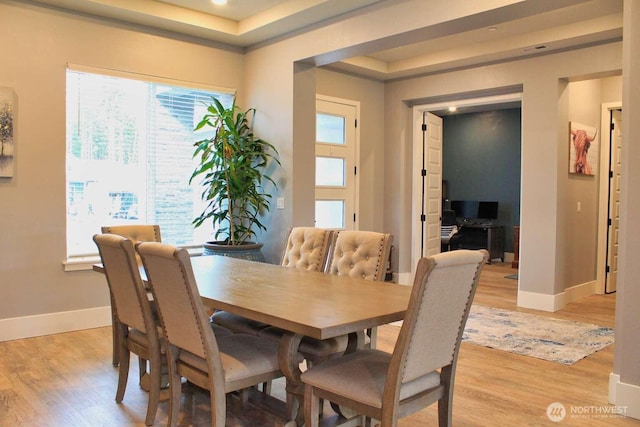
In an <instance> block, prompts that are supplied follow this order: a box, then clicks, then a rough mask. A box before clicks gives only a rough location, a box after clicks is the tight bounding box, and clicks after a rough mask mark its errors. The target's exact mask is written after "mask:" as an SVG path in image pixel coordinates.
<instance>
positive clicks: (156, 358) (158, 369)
mask: <svg viewBox="0 0 640 427" xmlns="http://www.w3.org/2000/svg"><path fill="white" fill-rule="evenodd" d="M145 366H146V364H145ZM149 379H150V381H149V403H148V405H147V417H146V418H145V424H146V425H148V426H150V425H153V423H154V422H155V420H156V413H157V412H158V404H159V402H160V389H161V388H162V361H161V358H160V355H158V354H155V355H151V360H149Z"/></svg>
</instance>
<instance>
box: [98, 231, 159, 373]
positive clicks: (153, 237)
mask: <svg viewBox="0 0 640 427" xmlns="http://www.w3.org/2000/svg"><path fill="white" fill-rule="evenodd" d="M101 231H102V233H103V234H117V235H119V236H122V237H126V238H128V239H130V240H131V241H132V242H133V243H134V244H135V243H136V242H140V241H143V242H161V241H162V238H161V236H160V226H159V225H155V224H126V225H105V226H103V227H102V230H101ZM136 260H137V261H138V264H141V261H140V258H139V256H138V254H137V253H136ZM115 310H116V306H115V304H114V303H113V296H112V297H111V327H112V329H111V330H112V333H111V334H112V338H113V366H118V364H119V363H120V359H119V353H118V351H117V344H116V342H117V341H118V340H119V337H118V328H117V327H116V317H117V313H116V311H115Z"/></svg>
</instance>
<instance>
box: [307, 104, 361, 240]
mask: <svg viewBox="0 0 640 427" xmlns="http://www.w3.org/2000/svg"><path fill="white" fill-rule="evenodd" d="M357 114H358V111H357V105H355V104H352V103H349V101H343V100H338V99H335V98H326V97H318V98H317V99H316V150H315V151H316V187H315V204H316V206H315V226H316V227H320V228H331V229H347V230H353V229H357V221H358V218H357V215H356V210H357V191H356V190H357V175H356V172H357V163H356V151H357V139H358V138H357V121H356V120H357Z"/></svg>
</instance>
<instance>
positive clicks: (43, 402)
mask: <svg viewBox="0 0 640 427" xmlns="http://www.w3.org/2000/svg"><path fill="white" fill-rule="evenodd" d="M515 272H516V270H513V269H511V268H510V265H509V264H506V263H505V264H500V263H494V264H492V265H490V266H487V267H486V268H485V270H484V272H483V274H482V279H481V283H480V287H479V289H478V293H477V295H476V299H475V303H478V304H483V305H489V306H493V307H499V308H504V309H509V310H518V311H527V312H534V311H532V310H524V309H519V308H517V307H516V302H515V301H516V291H517V281H516V280H512V279H507V278H505V277H504V276H506V275H509V274H513V273H515ZM614 304H615V294H614V295H607V296H591V297H588V298H585V299H583V300H581V301H579V302H576V303H572V304H570V305H569V306H567V307H566V308H565V309H563V310H562V311H559V312H557V313H553V314H551V313H541V312H535V313H537V314H543V315H545V316H550V317H557V318H563V319H571V320H576V321H583V322H590V323H597V324H600V325H604V326H614ZM397 330H398V328H397V327H394V326H385V327H382V328H380V329H379V348H382V349H385V350H391V348H392V346H393V343H394V342H395V337H396V334H397ZM613 350H614V348H613V345H611V346H609V347H607V348H606V349H604V350H601V351H599V352H596V353H595V354H593V355H591V356H589V357H587V358H585V359H583V360H581V361H579V362H577V363H576V364H574V365H572V366H564V365H561V364H558V363H553V362H546V361H542V360H538V359H534V358H530V357H526V356H518V355H514V354H510V353H506V352H502V351H499V350H493V349H489V348H485V347H480V346H475V345H472V344H466V343H463V344H462V349H461V352H460V358H459V364H458V370H457V376H456V386H455V397H454V406H453V408H454V409H453V413H454V416H453V421H454V425H455V426H457V427H466V426H468V427H476V426H544V425H549V426H551V425H559V426H640V421H637V420H633V419H624V418H612V417H605V416H602V415H600V416H587V417H585V418H578V417H576V416H571V415H569V416H568V417H567V418H565V419H564V420H563V421H562V422H560V423H553V422H551V421H550V420H549V419H548V418H547V417H546V408H547V406H548V405H549V404H550V403H553V402H559V403H562V404H563V405H565V407H566V408H567V410H570V409H571V407H575V408H581V410H582V411H584V410H591V409H589V407H594V408H601V407H603V406H605V405H608V403H607V393H608V379H609V373H610V372H611V369H612V361H613ZM131 365H132V371H131V374H130V377H129V387H128V389H127V393H126V394H125V399H124V402H123V403H122V404H116V403H115V401H114V396H115V389H116V383H117V369H116V368H114V367H113V366H112V365H111V330H110V328H99V329H91V330H85V331H80V332H72V333H66V334H58V335H52V336H47V337H39V338H31V339H25V340H16V341H10V342H4V343H0V427H5V426H7V427H16V426H34V427H35V426H37V427H44V426H51V427H73V426H109V427H111V426H144V414H145V411H146V404H147V395H146V393H145V392H143V391H141V390H140V389H139V388H138V386H137V363H132V364H131ZM274 393H275V394H276V395H277V396H282V394H283V391H282V381H280V380H279V381H278V382H276V383H275V384H274ZM228 400H229V402H228V405H227V406H228V409H227V418H228V419H227V425H228V426H238V427H240V426H243V427H244V426H247V427H249V426H251V427H254V426H282V425H283V420H282V419H280V418H279V417H278V416H277V415H274V414H273V413H272V412H270V411H265V410H262V409H259V408H257V407H255V406H253V405H251V406H250V407H249V408H247V410H245V411H242V410H241V408H240V406H239V403H238V401H237V400H236V399H235V398H233V397H231V398H230V399H228ZM584 408H586V409H584ZM166 411H167V405H166V403H161V405H160V409H159V411H158V417H157V420H156V425H165V423H166V419H167V414H166ZM182 412H183V415H182V417H181V425H185V426H186V425H193V426H205V425H208V424H209V420H210V418H209V412H208V398H207V396H206V395H205V394H204V393H202V392H200V391H199V390H196V389H194V388H189V387H187V390H186V393H185V395H184V398H183V402H182ZM325 414H326V417H325V423H324V424H325V425H333V424H334V423H335V419H336V417H335V415H332V412H331V410H330V409H328V408H326V409H325ZM436 425H437V418H436V406H435V405H433V406H431V407H429V408H427V409H425V410H423V411H421V412H419V413H417V414H414V415H412V416H410V417H407V418H405V419H402V420H401V421H400V423H399V426H401V427H410V426H411V427H413V426H421V427H422V426H436Z"/></svg>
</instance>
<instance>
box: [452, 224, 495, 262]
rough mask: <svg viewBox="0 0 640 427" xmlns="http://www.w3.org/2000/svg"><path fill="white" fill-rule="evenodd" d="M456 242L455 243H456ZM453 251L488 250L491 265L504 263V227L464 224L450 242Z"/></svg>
mask: <svg viewBox="0 0 640 427" xmlns="http://www.w3.org/2000/svg"><path fill="white" fill-rule="evenodd" d="M454 241H455V242H454ZM450 244H451V249H473V250H475V249H486V250H487V251H489V261H488V262H489V263H491V260H494V259H496V258H499V259H500V261H501V262H502V261H504V227H503V226H502V225H495V224H462V225H461V226H460V230H459V231H458V233H457V234H455V235H454V236H453V237H452V238H451V241H450Z"/></svg>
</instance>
